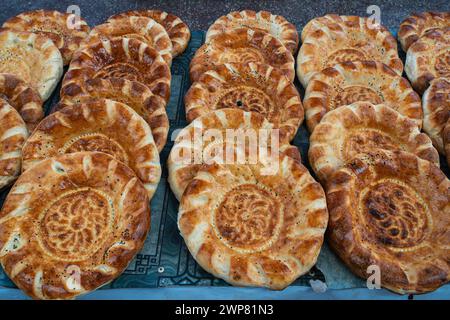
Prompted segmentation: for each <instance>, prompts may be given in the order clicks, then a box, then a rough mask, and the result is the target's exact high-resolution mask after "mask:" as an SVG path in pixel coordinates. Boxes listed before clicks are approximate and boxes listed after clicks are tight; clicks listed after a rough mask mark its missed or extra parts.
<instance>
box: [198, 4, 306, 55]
mask: <svg viewBox="0 0 450 320" xmlns="http://www.w3.org/2000/svg"><path fill="white" fill-rule="evenodd" d="M240 28H248V29H253V30H260V31H264V32H267V33H270V34H271V35H272V36H274V37H275V38H277V39H278V40H280V41H281V43H282V44H283V45H284V46H285V47H286V48H287V49H288V50H289V51H290V52H291V53H292V54H294V53H295V52H297V48H298V33H297V29H296V28H295V26H294V25H293V24H292V23H289V21H287V20H286V19H285V18H284V17H282V16H278V15H275V14H272V13H271V12H269V11H259V12H256V11H253V10H243V11H233V12H230V13H229V14H227V15H225V16H222V17H220V18H219V19H217V20H216V21H214V23H213V24H212V25H211V26H210V27H209V29H208V32H207V33H206V40H205V42H209V41H210V40H211V39H212V38H214V37H215V36H217V35H220V34H222V33H225V32H228V31H230V30H234V29H240Z"/></svg>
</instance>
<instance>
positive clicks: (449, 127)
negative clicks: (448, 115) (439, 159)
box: [442, 119, 450, 167]
mask: <svg viewBox="0 0 450 320" xmlns="http://www.w3.org/2000/svg"><path fill="white" fill-rule="evenodd" d="M442 138H443V141H444V151H445V156H446V158H447V165H448V166H449V167H450V119H449V120H447V124H446V125H445V127H444V130H443V131H442Z"/></svg>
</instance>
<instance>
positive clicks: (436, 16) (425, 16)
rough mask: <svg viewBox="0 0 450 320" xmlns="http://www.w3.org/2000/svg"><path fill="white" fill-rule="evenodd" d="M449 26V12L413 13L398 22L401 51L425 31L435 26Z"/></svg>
mask: <svg viewBox="0 0 450 320" xmlns="http://www.w3.org/2000/svg"><path fill="white" fill-rule="evenodd" d="M443 27H450V12H433V11H430V12H421V13H413V14H411V15H410V16H409V17H407V18H406V19H405V20H403V22H402V23H401V24H400V27H399V29H398V40H400V43H401V45H402V49H403V51H405V52H407V51H408V49H409V47H410V46H411V45H412V44H413V43H414V42H416V41H417V40H418V39H419V38H420V37H421V36H422V35H423V34H424V33H425V32H427V31H428V30H431V29H435V28H443Z"/></svg>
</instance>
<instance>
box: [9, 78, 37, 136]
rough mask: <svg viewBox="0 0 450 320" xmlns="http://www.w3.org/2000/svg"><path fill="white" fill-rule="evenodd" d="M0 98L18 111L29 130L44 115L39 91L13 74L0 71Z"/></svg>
mask: <svg viewBox="0 0 450 320" xmlns="http://www.w3.org/2000/svg"><path fill="white" fill-rule="evenodd" d="M0 98H1V99H4V100H6V101H7V102H8V103H9V104H10V105H11V106H13V107H14V109H16V110H17V111H18V112H19V113H20V116H21V117H22V119H23V120H24V121H25V123H26V124H27V127H28V128H29V129H30V131H32V129H34V127H35V126H36V125H37V124H38V122H39V121H41V119H42V118H43V117H44V109H43V107H42V104H43V101H42V99H41V96H40V95H39V93H38V92H37V91H36V90H35V89H33V88H32V87H31V86H30V85H29V84H27V83H26V82H25V81H23V80H21V79H20V78H18V77H16V76H15V75H13V74H9V73H0Z"/></svg>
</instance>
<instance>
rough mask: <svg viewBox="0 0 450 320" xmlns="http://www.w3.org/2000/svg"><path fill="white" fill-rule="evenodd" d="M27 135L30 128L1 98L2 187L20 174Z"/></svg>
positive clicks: (0, 169)
mask: <svg viewBox="0 0 450 320" xmlns="http://www.w3.org/2000/svg"><path fill="white" fill-rule="evenodd" d="M27 137H28V130H27V127H26V125H25V122H24V121H23V120H22V118H21V117H20V114H19V113H18V112H17V111H16V110H15V109H14V108H13V107H12V106H10V105H9V104H8V103H7V102H6V101H5V100H3V99H0V189H3V188H4V187H6V186H8V185H10V184H11V183H12V182H14V180H16V179H17V177H18V176H19V175H20V168H21V165H22V146H23V144H24V143H25V140H26V139H27Z"/></svg>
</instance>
